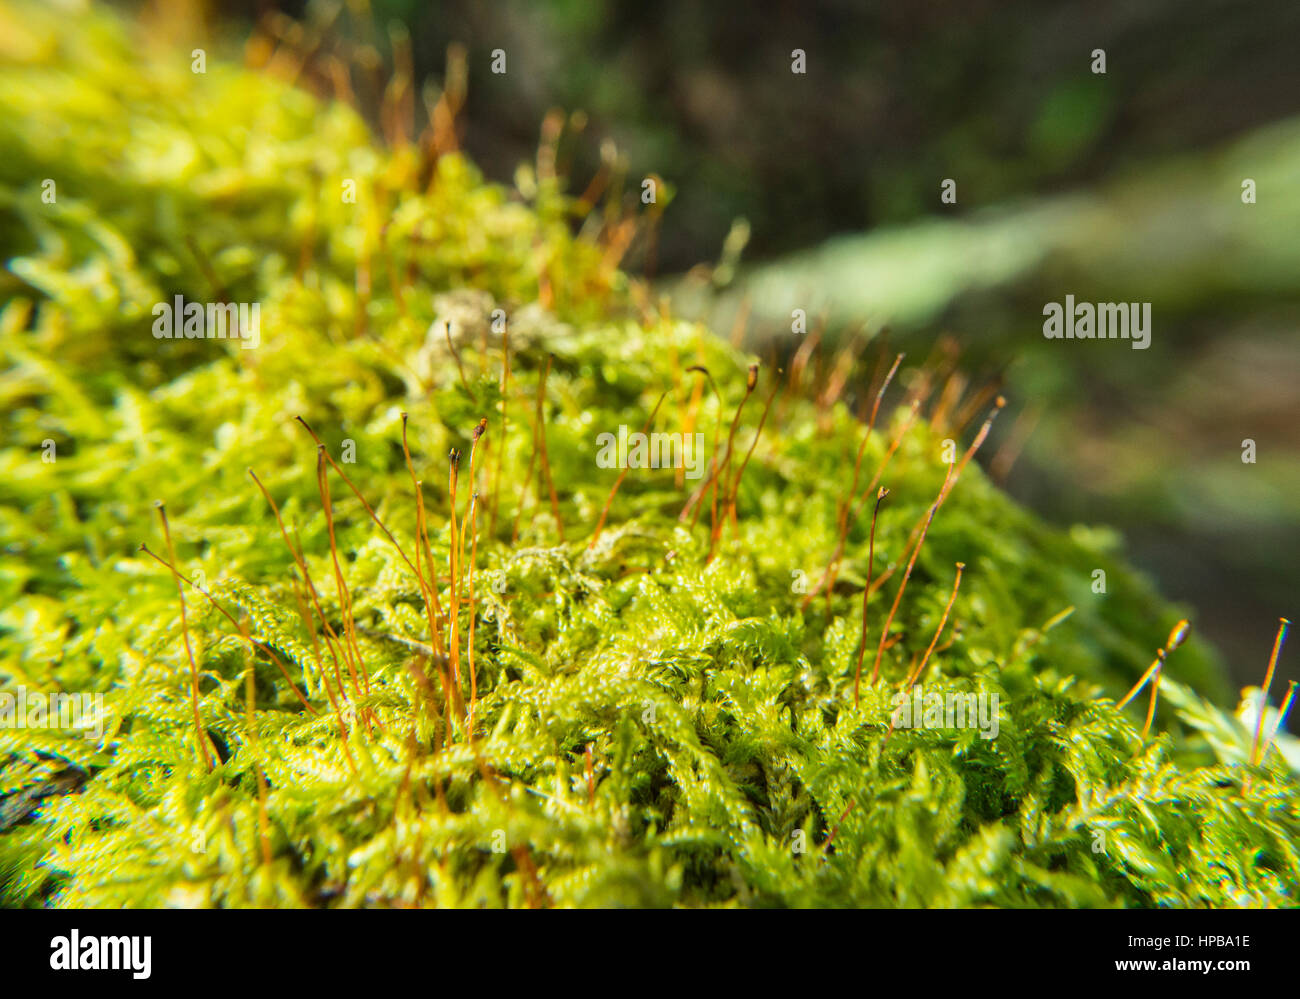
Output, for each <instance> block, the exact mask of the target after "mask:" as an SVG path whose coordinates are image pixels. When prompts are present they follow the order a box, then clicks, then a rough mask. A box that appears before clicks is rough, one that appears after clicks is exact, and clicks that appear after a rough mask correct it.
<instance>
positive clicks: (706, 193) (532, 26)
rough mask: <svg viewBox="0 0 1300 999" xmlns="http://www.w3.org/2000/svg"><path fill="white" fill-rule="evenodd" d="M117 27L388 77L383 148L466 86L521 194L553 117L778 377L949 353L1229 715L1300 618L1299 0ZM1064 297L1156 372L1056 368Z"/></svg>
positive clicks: (664, 272)
mask: <svg viewBox="0 0 1300 999" xmlns="http://www.w3.org/2000/svg"><path fill="white" fill-rule="evenodd" d="M125 6H127V7H128V9H130V10H132V11H135V12H137V13H139V15H140V16H141V17H144V18H146V19H151V20H152V21H154V22H155V28H156V30H158V31H159V32H160V33H161V34H166V32H167V31H169V30H170V31H171V33H172V35H173V36H175V35H177V34H181V35H187V34H188V33H192V32H194V31H195V30H196V28H195V25H206V28H205V29H204V30H205V32H206V33H207V34H209V35H210V36H212V37H215V38H218V39H221V40H222V44H224V45H226V46H227V47H229V48H230V49H231V50H232V51H235V52H238V48H239V47H240V46H243V47H244V48H245V51H246V54H247V57H248V58H249V59H260V58H264V56H265V53H263V55H262V56H257V55H256V54H255V53H254V52H253V49H254V48H255V47H256V46H257V45H262V46H263V47H265V45H266V42H265V40H266V39H276V38H291V39H292V40H293V41H294V44H295V46H296V47H298V48H306V49H317V50H322V51H330V52H336V53H338V55H339V57H340V58H348V59H350V60H352V61H354V62H355V61H357V60H359V61H360V64H361V65H362V66H363V67H365V66H367V65H369V66H371V67H372V68H373V70H374V72H373V74H372V75H373V81H368V76H367V73H365V72H361V73H359V74H355V73H354V74H352V75H351V76H350V77H349V86H350V87H351V89H352V91H353V95H354V97H355V100H356V103H357V104H358V105H359V106H360V107H361V108H362V109H363V111H365V112H366V113H367V114H368V116H369V117H370V118H371V119H372V121H373V122H374V125H375V129H376V132H377V134H382V133H383V132H384V130H385V127H386V125H385V114H386V111H385V104H384V98H383V94H384V86H383V82H384V80H385V79H387V74H388V70H389V69H391V68H392V67H394V66H396V67H398V68H399V69H400V68H402V67H409V72H410V75H411V77H412V79H413V81H414V92H415V93H417V94H419V93H428V92H429V91H430V89H431V88H432V90H433V91H434V92H435V93H436V92H437V91H440V90H441V89H442V88H444V87H447V88H452V87H453V86H455V87H458V86H459V83H457V82H455V80H454V79H453V78H454V77H457V74H458V73H459V72H460V70H459V68H458V67H461V66H463V68H464V73H465V77H466V81H465V82H466V90H465V94H466V96H465V101H464V106H463V108H462V110H461V113H460V115H459V116H458V118H457V125H456V127H457V128H458V130H459V132H460V142H461V144H462V146H463V147H464V148H465V149H466V150H467V151H468V152H469V154H470V155H471V157H472V158H473V159H474V160H475V161H476V162H477V163H478V164H479V165H480V167H482V168H483V170H484V171H485V172H486V173H487V175H488V176H489V177H491V178H493V179H496V180H500V181H503V182H507V183H509V182H512V181H513V180H515V179H516V177H517V176H518V175H517V170H518V169H519V168H520V164H528V163H533V162H535V161H536V159H537V151H538V143H539V136H540V135H541V133H542V130H543V128H544V127H545V126H544V125H543V122H544V120H546V118H547V115H548V112H551V111H552V109H555V108H558V109H561V110H562V111H563V112H565V113H566V114H568V113H572V112H582V114H581V115H580V116H578V117H577V118H572V117H571V118H568V119H559V120H560V121H564V122H567V123H566V124H565V126H564V128H563V129H562V132H563V135H562V138H561V141H560V144H559V153H560V159H561V161H562V162H561V166H562V169H563V173H564V174H565V176H567V177H568V185H569V189H570V191H571V192H572V193H574V194H577V193H580V192H581V191H583V190H584V188H585V187H586V186H587V185H588V184H589V183H592V182H593V179H595V178H598V177H599V176H600V175H601V170H602V166H608V165H609V164H610V163H613V162H617V163H618V164H619V165H620V169H622V170H624V171H625V172H626V176H625V181H624V182H625V183H626V185H627V186H628V188H629V190H630V191H633V192H635V191H636V190H638V189H639V188H640V181H641V179H642V178H643V177H646V176H651V175H653V176H655V177H657V178H660V179H661V181H662V183H661V188H660V191H661V197H660V201H661V202H662V203H663V204H661V206H660V207H662V208H663V215H662V219H661V221H660V223H659V225H658V230H657V234H656V235H655V237H654V238H653V239H645V240H642V241H640V242H639V243H638V244H637V245H636V246H634V247H633V250H632V252H631V254H630V256H629V259H628V261H627V263H628V265H629V267H630V269H631V270H632V271H634V272H637V271H639V272H641V273H644V274H646V275H647V276H650V277H652V278H653V279H654V281H655V282H656V286H657V288H658V289H659V290H660V291H661V292H663V293H665V294H669V295H671V296H672V297H673V302H674V308H675V309H676V310H678V311H679V312H684V313H687V314H690V315H695V316H699V317H701V318H705V319H707V320H709V321H710V322H711V323H712V324H713V325H714V327H715V328H716V329H718V330H719V331H720V332H722V333H723V334H724V335H726V333H727V331H730V330H733V329H735V330H738V331H739V333H740V335H743V337H744V338H745V339H746V341H747V342H748V344H749V345H751V346H753V347H755V348H756V349H757V348H764V349H765V348H766V347H767V346H768V345H771V344H773V343H776V344H778V345H781V346H782V348H783V349H784V350H786V351H792V350H794V349H797V347H798V345H799V339H800V336H801V334H798V333H792V331H791V313H792V311H793V310H795V309H803V310H805V312H806V313H807V315H808V317H809V328H810V330H811V329H813V328H814V327H815V328H816V329H817V330H819V331H820V335H821V336H822V337H823V343H824V344H825V345H826V346H827V347H829V348H834V347H835V346H836V345H837V344H840V343H843V342H844V341H845V339H846V338H848V337H852V336H859V337H863V338H866V337H870V338H871V340H872V341H873V342H872V344H871V349H872V350H875V349H881V348H880V346H879V345H881V344H883V343H885V342H887V343H888V350H890V351H893V350H896V349H899V350H907V351H908V352H909V355H910V356H913V357H915V358H917V359H920V358H922V357H926V356H929V355H931V354H932V353H933V352H934V351H935V350H936V345H939V349H947V348H946V347H945V346H944V345H945V344H947V343H948V341H946V340H944V337H946V336H949V335H950V336H951V337H952V338H953V342H955V343H956V344H957V345H958V347H959V349H960V362H959V363H960V365H961V368H962V370H964V371H965V372H966V373H967V374H968V375H969V377H970V379H971V384H973V385H974V384H979V382H980V380H982V379H989V378H999V377H1000V378H1001V379H1002V384H1003V390H1004V391H1005V393H1006V395H1007V397H1008V400H1009V406H1008V412H1007V415H1005V416H1004V417H1002V419H1001V420H1000V422H999V425H998V428H997V437H995V439H994V441H993V442H992V443H993V445H994V446H991V447H987V448H986V449H985V450H984V452H983V455H982V456H983V457H984V458H986V459H988V458H993V459H994V460H993V463H992V465H991V467H990V466H989V465H988V464H987V462H986V467H990V471H991V472H992V473H993V474H994V475H995V476H997V477H999V478H1001V479H1002V480H1003V482H1004V485H1005V487H1006V488H1007V490H1008V491H1009V492H1011V493H1012V494H1013V495H1015V496H1016V497H1017V498H1018V499H1020V500H1021V501H1022V502H1024V503H1025V504H1027V505H1028V506H1030V507H1031V508H1033V509H1034V510H1036V511H1037V512H1038V513H1039V514H1041V515H1042V516H1043V517H1044V518H1046V519H1047V520H1049V521H1053V522H1056V523H1058V524H1061V525H1067V526H1068V525H1072V524H1076V523H1086V524H1090V525H1093V524H1095V525H1103V524H1104V525H1110V526H1112V527H1114V528H1115V529H1116V530H1117V531H1118V532H1119V533H1120V534H1121V535H1122V537H1123V539H1124V541H1125V544H1126V547H1127V550H1128V553H1129V556H1130V558H1131V560H1132V561H1133V562H1135V563H1136V564H1137V565H1138V567H1139V568H1141V569H1143V570H1145V571H1146V572H1147V573H1148V574H1150V575H1151V576H1153V577H1155V578H1156V579H1157V580H1158V581H1159V584H1160V586H1161V588H1162V589H1163V591H1164V592H1165V593H1166V594H1167V595H1169V596H1170V597H1172V598H1175V599H1177V600H1181V601H1184V602H1186V603H1187V604H1189V605H1190V606H1191V607H1192V608H1194V621H1195V623H1196V625H1197V626H1198V628H1199V630H1200V631H1201V632H1202V633H1203V634H1205V635H1207V636H1208V637H1209V638H1210V639H1211V640H1212V641H1214V642H1215V643H1216V644H1217V645H1218V646H1219V648H1220V649H1221V651H1222V652H1223V653H1224V654H1225V657H1226V659H1227V661H1228V664H1229V667H1230V669H1231V671H1232V674H1233V677H1234V679H1235V680H1236V681H1237V682H1238V684H1240V685H1245V684H1248V683H1253V684H1257V683H1259V682H1260V679H1261V677H1262V674H1263V670H1264V666H1265V664H1266V661H1267V658H1268V652H1269V648H1270V646H1271V643H1272V640H1273V636H1274V633H1275V631H1276V627H1277V618H1278V617H1279V616H1283V615H1287V616H1292V617H1294V616H1296V615H1297V614H1300V565H1298V564H1297V559H1296V553H1297V550H1298V549H1300V499H1297V497H1300V57H1298V56H1297V39H1300V4H1297V3H1295V0H1260V2H1257V3H1254V4H1251V5H1248V6H1247V5H1241V4H1237V3H1230V2H1226V0H1224V2H1216V0H1114V2H1107V0H1092V2H1088V3H1079V2H1065V0H1036V2H1033V3H1000V2H993V0H951V2H950V0H912V2H906V3H900V2H895V3H850V2H845V0H800V2H774V3H770V4H763V5H755V4H752V3H744V4H741V3H736V4H728V3H716V4H701V3H698V2H694V0H663V2H657V3H644V2H641V0H551V2H539V0H490V2H489V0H450V2H426V0H418V2H417V0H375V2H372V3H361V2H355V0H354V2H346V3H345V2H333V3H301V2H286V3H268V2H253V0H244V2H225V3H221V2H211V3H201V2H194V0H183V2H165V0H157V2H155V3H152V4H143V5H141V4H129V5H125ZM250 39H262V40H263V41H261V42H256V41H250ZM458 47H461V48H458ZM497 49H500V50H503V51H504V53H505V55H506V66H505V69H506V71H505V72H504V73H501V74H494V73H492V72H490V70H489V66H490V64H491V62H492V53H493V51H494V50H497ZM795 49H801V50H802V51H803V53H804V58H805V66H806V72H805V73H802V74H796V73H793V72H792V52H793V50H795ZM1097 49H1101V50H1103V51H1104V53H1105V55H1104V59H1105V72H1104V73H1098V72H1094V71H1093V70H1094V66H1096V65H1097V60H1096V57H1095V56H1094V50H1097ZM449 53H450V54H449ZM462 55H463V60H462ZM320 65H326V66H328V65H329V60H328V59H327V60H324V61H318V62H317V66H318V67H319V66H320ZM314 71H315V72H318V73H320V72H322V71H320V70H319V68H317V69H316V70H314ZM305 72H306V71H304V73H305ZM324 75H325V76H328V73H324ZM303 82H304V85H312V84H313V83H315V84H316V85H317V86H316V89H328V88H325V87H323V86H322V84H323V83H324V82H326V81H324V80H323V79H321V80H315V81H312V80H310V79H304V80H303ZM333 82H334V84H335V85H337V80H335V81H333ZM412 103H415V102H414V101H413V102H412ZM551 120H552V122H553V123H554V121H556V119H555V118H554V117H553V118H552V119H551ZM388 127H391V122H389V123H388ZM945 180H952V181H954V182H955V192H956V200H955V203H945V202H944V201H942V200H941V197H940V195H941V185H942V184H943V182H944V181H945ZM1247 180H1250V181H1253V188H1254V192H1255V193H1254V197H1255V203H1253V204H1250V203H1246V202H1244V201H1243V183H1244V182H1245V181H1247ZM1067 294H1070V295H1073V296H1074V297H1075V299H1076V300H1077V301H1090V302H1112V301H1113V302H1149V303H1151V307H1152V337H1151V346H1150V348H1149V349H1147V350H1134V349H1132V348H1131V346H1130V345H1129V344H1128V343H1126V342H1123V341H1067V340H1046V339H1045V338H1044V337H1043V335H1042V323H1043V307H1044V305H1045V304H1047V303H1049V302H1062V301H1064V298H1065V296H1066V295H1067ZM802 335H803V336H807V335H810V334H802ZM1246 440H1251V441H1253V442H1254V443H1255V459H1256V460H1255V462H1254V463H1245V462H1243V460H1242V454H1243V442H1244V441H1246ZM995 456H996V457H995ZM1296 654H1297V652H1296V650H1295V649H1292V650H1291V652H1290V653H1284V656H1283V661H1282V664H1281V666H1280V672H1279V680H1281V681H1285V680H1286V679H1289V678H1292V677H1295V676H1297V675H1300V669H1298V668H1296V667H1295V666H1292V665H1289V664H1288V662H1287V660H1288V658H1289V659H1290V660H1291V661H1292V662H1294V661H1295V655H1296ZM1277 689H1278V688H1275V693H1276V691H1277ZM1282 689H1284V688H1282Z"/></svg>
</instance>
